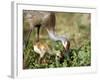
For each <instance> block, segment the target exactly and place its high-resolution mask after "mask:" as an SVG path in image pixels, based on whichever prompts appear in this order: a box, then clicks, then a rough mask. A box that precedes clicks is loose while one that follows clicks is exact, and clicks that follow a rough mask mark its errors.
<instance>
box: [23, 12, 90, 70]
mask: <svg viewBox="0 0 100 80" xmlns="http://www.w3.org/2000/svg"><path fill="white" fill-rule="evenodd" d="M55 15H56V33H57V34H58V35H64V36H66V37H67V38H69V40H70V44H71V46H70V48H71V52H70V61H69V62H66V59H64V62H63V63H61V64H60V63H59V62H58V63H57V62H56V61H55V59H54V58H53V57H52V59H50V63H49V64H38V63H37V59H36V58H37V57H38V56H39V55H37V54H36V53H35V52H34V50H33V47H32V45H33V44H34V42H35V39H36V30H34V31H33V32H32V34H31V37H30V39H29V44H28V47H27V48H25V49H24V50H23V68H24V69H34V68H52V67H75V66H76V67H78V66H90V65H91V15H90V13H71V12H66V13H64V12H56V13H55ZM23 24H24V26H26V27H25V28H24V29H27V28H28V27H29V24H28V23H26V22H25V20H24V22H23ZM23 35H25V33H24V34H23ZM40 39H41V40H42V41H46V42H47V43H48V45H49V44H50V45H52V46H53V47H52V48H54V49H55V48H57V46H55V45H58V49H61V45H59V44H57V43H56V42H53V41H51V40H50V39H49V37H48V33H47V31H46V30H45V29H44V28H41V30H40Z"/></svg>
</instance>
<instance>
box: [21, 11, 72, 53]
mask: <svg viewBox="0 0 100 80" xmlns="http://www.w3.org/2000/svg"><path fill="white" fill-rule="evenodd" d="M23 14H24V18H25V19H26V21H27V22H28V23H29V30H28V32H29V35H28V38H27V40H26V46H27V43H28V39H29V37H30V33H31V32H32V30H33V29H34V28H37V42H39V31H40V28H41V27H44V29H45V30H46V31H47V32H48V34H49V37H50V39H52V40H54V41H61V43H62V45H63V47H64V50H65V51H67V52H69V48H70V41H69V40H68V39H66V37H63V36H58V35H57V34H56V33H55V23H56V17H55V13H54V12H50V11H34V10H24V11H23ZM24 36H25V35H24ZM43 49H45V48H43Z"/></svg>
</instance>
